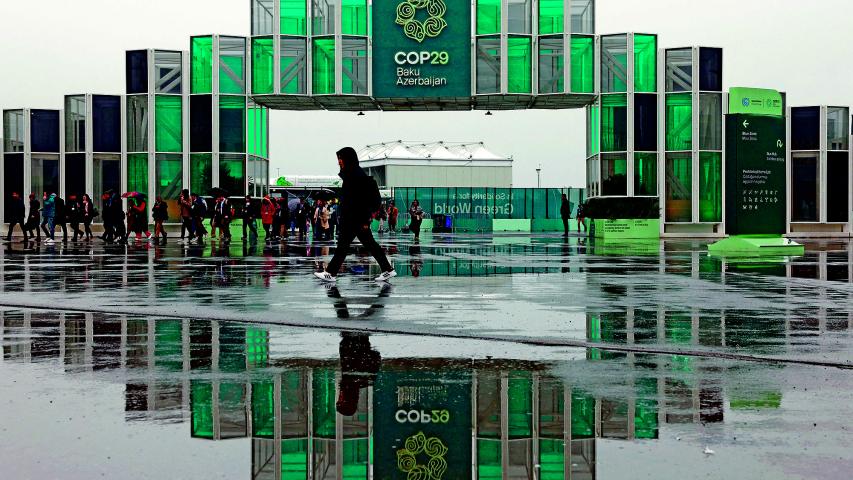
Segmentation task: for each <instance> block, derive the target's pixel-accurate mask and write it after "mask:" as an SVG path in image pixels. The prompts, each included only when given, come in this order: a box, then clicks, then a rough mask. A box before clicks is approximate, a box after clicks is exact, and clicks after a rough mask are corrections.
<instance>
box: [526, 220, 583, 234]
mask: <svg viewBox="0 0 853 480" xmlns="http://www.w3.org/2000/svg"><path fill="white" fill-rule="evenodd" d="M577 228H578V221H577V220H575V219H574V218H571V219H569V231H570V232H574V231H575V230H577ZM531 230H532V231H534V232H562V231H563V220H562V219H560V218H556V219H555V218H541V219H537V218H534V219H533V220H531Z"/></svg>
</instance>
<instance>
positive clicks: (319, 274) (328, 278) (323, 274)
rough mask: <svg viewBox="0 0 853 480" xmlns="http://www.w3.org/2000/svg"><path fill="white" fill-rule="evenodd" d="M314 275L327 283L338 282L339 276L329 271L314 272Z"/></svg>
mask: <svg viewBox="0 0 853 480" xmlns="http://www.w3.org/2000/svg"><path fill="white" fill-rule="evenodd" d="M314 276H315V277H317V278H319V279H320V280H322V281H324V282H327V283H336V282H337V281H338V279H337V278H335V277H333V276H332V274H331V273H329V272H314Z"/></svg>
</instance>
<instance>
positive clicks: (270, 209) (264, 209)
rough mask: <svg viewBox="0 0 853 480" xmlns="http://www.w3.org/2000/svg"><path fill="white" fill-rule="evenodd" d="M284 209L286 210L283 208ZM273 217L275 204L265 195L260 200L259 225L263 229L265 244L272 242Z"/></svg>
mask: <svg viewBox="0 0 853 480" xmlns="http://www.w3.org/2000/svg"><path fill="white" fill-rule="evenodd" d="M285 208H287V207H286V206H285ZM274 217H275V204H273V203H272V200H270V196H269V195H266V196H265V197H264V198H263V199H262V200H261V225H263V227H264V238H266V241H267V243H269V242H270V241H271V240H272V235H273V233H272V226H273V218H274Z"/></svg>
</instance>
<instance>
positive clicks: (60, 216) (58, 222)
mask: <svg viewBox="0 0 853 480" xmlns="http://www.w3.org/2000/svg"><path fill="white" fill-rule="evenodd" d="M53 208H54V218H53V225H54V228H57V227H58V228H61V229H62V241H63V242H64V243H68V211H67V209H66V207H65V200H64V199H63V198H62V197H60V196H59V195H56V198H55V199H54V207H53Z"/></svg>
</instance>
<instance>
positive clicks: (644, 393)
mask: <svg viewBox="0 0 853 480" xmlns="http://www.w3.org/2000/svg"><path fill="white" fill-rule="evenodd" d="M636 385H637V400H636V402H635V404H634V405H635V409H634V438H637V439H646V440H648V439H655V438H658V402H657V400H656V399H657V395H658V391H657V390H658V386H657V380H656V379H653V378H643V379H639V380H637V383H636Z"/></svg>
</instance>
